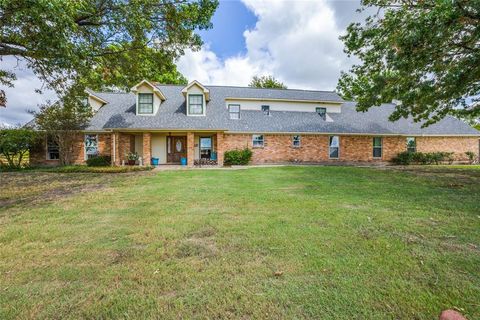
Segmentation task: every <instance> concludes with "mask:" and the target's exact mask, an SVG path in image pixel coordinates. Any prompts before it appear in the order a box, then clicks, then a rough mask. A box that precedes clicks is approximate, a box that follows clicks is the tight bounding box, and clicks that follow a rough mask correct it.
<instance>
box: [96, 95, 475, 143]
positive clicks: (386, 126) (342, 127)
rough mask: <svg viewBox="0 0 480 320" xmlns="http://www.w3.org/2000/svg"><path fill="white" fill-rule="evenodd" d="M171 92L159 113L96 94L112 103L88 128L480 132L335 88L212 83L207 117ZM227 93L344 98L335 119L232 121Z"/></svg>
mask: <svg viewBox="0 0 480 320" xmlns="http://www.w3.org/2000/svg"><path fill="white" fill-rule="evenodd" d="M158 88H159V89H160V90H161V91H162V93H163V94H164V95H165V96H166V98H167V100H166V101H164V102H163V103H162V104H161V106H160V110H159V111H158V112H157V114H155V115H154V116H137V115H136V114H135V95H134V94H132V93H102V92H97V93H95V95H97V96H98V97H100V98H102V99H104V100H106V101H108V102H109V103H108V104H106V105H105V106H103V107H102V108H100V110H99V111H98V112H97V113H96V114H95V116H94V117H93V118H92V120H91V123H90V126H89V127H88V128H87V130H91V131H97V130H108V129H164V130H169V129H170V130H175V129H176V130H182V129H196V130H209V129H216V130H226V131H232V132H298V133H300V132H304V133H307V132H311V133H314V132H318V133H339V134H342V133H355V134H402V135H407V134H411V135H422V134H426V135H480V133H479V132H478V131H476V130H475V129H473V128H471V127H470V126H468V125H467V124H465V123H464V122H462V121H460V120H458V119H456V118H453V117H449V116H448V117H446V118H445V119H443V120H441V121H439V122H438V123H436V124H433V125H431V126H429V127H427V128H423V129H422V128H421V123H415V122H413V121H412V120H409V119H400V120H398V121H396V122H390V121H388V116H389V115H390V114H391V113H392V112H393V110H394V105H392V104H384V105H382V106H381V107H372V108H371V109H370V110H369V111H368V112H364V113H362V112H357V111H356V110H355V103H354V102H344V101H342V99H341V98H340V97H339V96H338V95H337V94H336V93H334V92H327V91H307V90H280V89H255V88H241V87H225V86H223V87H222V86H207V88H208V89H209V90H210V101H209V102H207V108H206V116H205V117H188V116H186V113H185V111H186V105H185V98H184V96H183V95H182V93H181V90H182V88H183V86H171V85H159V86H158ZM226 98H258V99H292V100H316V101H332V102H343V105H342V112H341V113H329V116H330V117H331V118H332V119H333V121H332V122H328V121H324V120H323V119H322V118H321V117H320V116H318V115H317V114H316V113H312V112H292V111H271V112H270V115H269V116H266V115H264V114H263V113H262V112H261V111H246V110H244V111H241V119H240V120H231V119H230V118H229V114H228V111H227V109H226V107H225V99H226Z"/></svg>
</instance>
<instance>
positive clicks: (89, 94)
mask: <svg viewBox="0 0 480 320" xmlns="http://www.w3.org/2000/svg"><path fill="white" fill-rule="evenodd" d="M85 93H86V94H88V97H89V98H92V99H95V100H97V101H98V102H101V103H103V104H107V103H108V101H106V100H104V99H102V98H100V97H99V96H97V95H96V94H95V92H94V91H92V90H90V89H88V88H87V89H85Z"/></svg>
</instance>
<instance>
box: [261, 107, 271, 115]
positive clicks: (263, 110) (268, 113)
mask: <svg viewBox="0 0 480 320" xmlns="http://www.w3.org/2000/svg"><path fill="white" fill-rule="evenodd" d="M262 112H263V114H264V115H266V116H268V115H270V106H262Z"/></svg>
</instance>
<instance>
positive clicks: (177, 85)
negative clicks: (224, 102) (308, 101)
mask: <svg viewBox="0 0 480 320" xmlns="http://www.w3.org/2000/svg"><path fill="white" fill-rule="evenodd" d="M155 85H156V86H169V87H186V85H182V84H165V83H157V84H155ZM204 86H205V87H207V88H208V87H216V88H239V89H252V90H278V91H285V90H286V91H302V92H328V93H335V94H338V93H337V92H335V90H313V89H296V88H292V89H290V88H287V89H282V88H256V87H249V86H233V85H216V84H205V85H204Z"/></svg>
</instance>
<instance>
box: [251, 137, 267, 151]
mask: <svg viewBox="0 0 480 320" xmlns="http://www.w3.org/2000/svg"><path fill="white" fill-rule="evenodd" d="M263 142H264V141H263V135H261V134H254V135H253V136H252V145H253V147H254V148H263Z"/></svg>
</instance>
